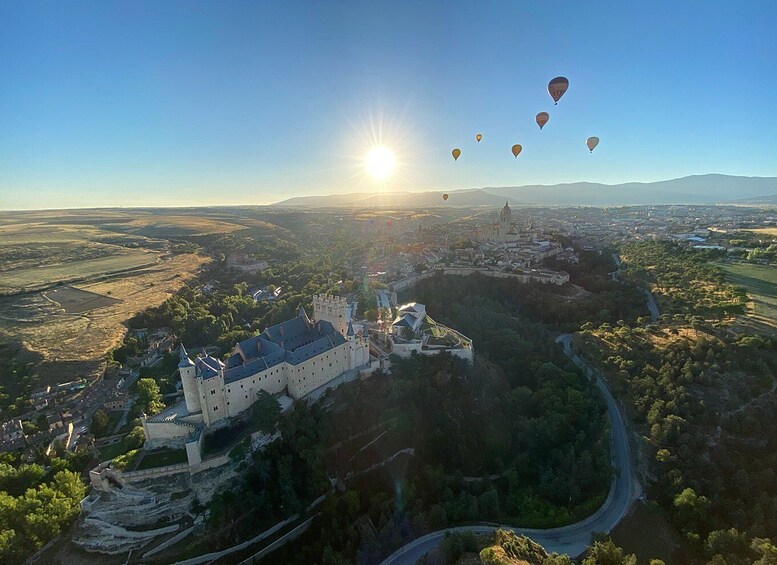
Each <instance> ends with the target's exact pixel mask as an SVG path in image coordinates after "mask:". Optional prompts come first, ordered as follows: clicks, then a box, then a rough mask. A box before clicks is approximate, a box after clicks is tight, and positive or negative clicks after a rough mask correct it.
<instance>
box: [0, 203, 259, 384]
mask: <svg viewBox="0 0 777 565" xmlns="http://www.w3.org/2000/svg"><path fill="white" fill-rule="evenodd" d="M240 229H245V228H244V226H240V225H236V224H228V223H226V222H223V221H219V220H210V219H207V218H198V217H197V216H196V215H192V216H186V215H183V214H180V213H175V214H173V215H169V216H168V215H165V214H164V213H156V214H152V213H150V212H146V211H134V210H133V211H124V210H72V211H71V210H67V211H42V212H19V213H10V212H2V213H0V339H3V340H8V341H13V342H20V343H21V344H22V345H23V346H24V349H25V350H27V351H30V352H34V353H35V354H37V355H39V356H41V357H42V361H41V363H40V364H39V365H38V368H37V371H38V373H39V375H40V377H41V380H42V382H43V383H52V384H53V383H57V382H65V381H69V380H73V379H75V378H79V377H86V378H92V377H97V376H99V375H100V374H102V371H103V370H104V366H105V355H106V353H107V352H108V351H110V350H111V349H113V348H114V347H116V346H117V345H119V344H120V342H121V340H122V339H123V336H124V333H125V331H126V328H125V326H124V323H126V321H127V320H128V319H129V318H131V317H132V316H133V315H135V314H136V313H138V312H141V311H143V310H145V309H146V308H149V307H152V306H157V305H159V304H161V303H162V302H163V301H164V300H165V299H167V297H169V296H170V295H171V294H172V293H174V292H176V291H177V290H178V289H179V288H180V287H181V286H182V285H183V284H184V282H185V281H186V280H188V279H191V278H192V277H194V276H195V275H196V274H197V272H198V271H199V270H200V268H201V267H202V265H203V264H204V263H205V262H206V261H207V260H208V259H206V258H205V257H203V256H200V255H197V254H173V253H171V252H170V251H169V249H170V242H168V241H166V240H164V239H158V237H159V236H155V234H156V233H157V232H158V233H159V234H160V235H162V234H163V233H167V234H168V235H169V237H174V235H178V234H183V235H186V234H206V233H226V232H229V231H234V230H240ZM144 232H148V233H144Z"/></svg>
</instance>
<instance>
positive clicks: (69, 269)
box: [0, 250, 158, 294]
mask: <svg viewBox="0 0 777 565" xmlns="http://www.w3.org/2000/svg"><path fill="white" fill-rule="evenodd" d="M157 260H158V258H157V255H156V254H155V253H151V252H146V251H136V250H133V251H130V252H124V253H117V254H116V255H112V256H107V257H100V258H96V259H86V260H73V261H68V262H66V263H59V264H53V265H45V264H42V265H40V266H38V267H37V268H34V267H33V268H25V269H12V270H5V271H3V272H2V273H0V294H12V293H14V292H18V291H28V290H36V289H40V288H48V287H49V286H51V285H53V284H57V283H60V282H76V281H84V280H89V279H91V278H93V277H96V276H105V275H113V274H116V273H122V272H125V271H132V270H134V269H139V268H142V267H148V266H151V265H153V264H155V263H156V262H157Z"/></svg>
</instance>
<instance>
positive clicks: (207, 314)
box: [130, 263, 350, 352]
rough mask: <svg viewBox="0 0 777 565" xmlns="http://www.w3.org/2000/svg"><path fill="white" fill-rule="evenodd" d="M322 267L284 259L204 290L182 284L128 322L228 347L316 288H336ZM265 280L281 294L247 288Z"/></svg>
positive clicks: (287, 312) (290, 313) (281, 316)
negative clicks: (271, 296)
mask: <svg viewBox="0 0 777 565" xmlns="http://www.w3.org/2000/svg"><path fill="white" fill-rule="evenodd" d="M325 272H326V270H325V269H323V268H322V266H321V265H319V264H312V263H300V264H294V265H291V264H283V265H279V266H277V267H273V268H271V269H267V270H265V271H263V272H262V273H257V274H251V275H249V274H246V275H241V276H240V277H238V278H235V279H232V280H236V281H239V282H227V283H225V282H224V281H221V283H220V284H219V285H218V286H217V287H216V288H215V289H212V290H210V291H208V292H206V291H204V290H203V289H202V288H200V287H184V288H183V289H181V290H180V291H179V292H178V294H176V295H175V296H172V297H170V298H169V299H168V300H167V301H166V302H164V303H163V304H162V305H161V306H159V307H157V308H152V309H150V310H147V311H145V312H143V313H141V314H138V315H137V316H136V317H135V318H133V319H132V320H131V321H130V325H131V327H135V328H142V327H149V328H159V327H169V328H171V329H172V330H173V331H174V332H175V334H176V335H177V336H180V337H181V339H182V340H183V342H184V343H186V344H187V345H206V344H217V345H218V346H219V347H220V348H221V350H222V351H223V352H226V351H229V350H230V349H231V348H232V346H234V345H235V343H237V342H239V341H241V340H244V339H246V338H248V337H250V336H252V335H254V334H256V333H258V332H260V331H262V330H263V329H264V328H266V327H267V326H271V325H273V324H277V323H279V322H283V321H285V320H288V319H289V318H293V317H294V316H296V315H297V312H298V310H299V308H300V306H304V307H305V308H308V309H309V308H310V306H311V297H312V296H313V295H314V294H320V293H324V292H336V293H337V292H339V291H340V287H339V286H338V285H337V284H336V283H337V282H338V280H339V279H335V280H332V277H329V276H327V275H326V274H323V273H325ZM348 282H349V288H350V281H348ZM263 286H272V287H273V288H277V287H279V288H281V295H280V298H279V299H278V300H277V301H274V302H267V301H264V302H257V301H255V300H254V299H253V297H252V296H251V295H250V294H249V293H248V291H249V289H251V288H256V287H263Z"/></svg>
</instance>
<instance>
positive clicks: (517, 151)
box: [513, 143, 523, 159]
mask: <svg viewBox="0 0 777 565" xmlns="http://www.w3.org/2000/svg"><path fill="white" fill-rule="evenodd" d="M521 151H523V147H521V144H520V143H516V144H515V145H513V156H514V157H515V158H516V159H517V158H518V155H520V154H521Z"/></svg>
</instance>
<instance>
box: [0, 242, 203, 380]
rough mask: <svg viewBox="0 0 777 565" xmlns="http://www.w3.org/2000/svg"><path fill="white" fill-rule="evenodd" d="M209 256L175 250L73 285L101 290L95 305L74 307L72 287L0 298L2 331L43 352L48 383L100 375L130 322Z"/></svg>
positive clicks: (43, 375)
mask: <svg viewBox="0 0 777 565" xmlns="http://www.w3.org/2000/svg"><path fill="white" fill-rule="evenodd" d="M206 260H207V259H206V258H204V257H202V256H199V255H196V254H184V255H173V256H170V257H167V258H163V259H161V260H160V261H159V263H158V264H155V265H154V266H152V267H150V268H146V269H142V270H139V271H135V272H132V273H126V274H124V275H122V276H118V277H115V278H110V279H107V280H100V281H96V282H91V283H82V284H74V285H72V287H73V288H75V289H79V290H83V291H87V292H88V293H92V294H93V295H96V296H94V297H93V298H92V300H91V305H90V306H91V307H90V308H89V309H84V300H81V301H79V303H78V305H77V306H76V307H75V310H77V311H73V310H74V308H73V295H74V294H75V293H73V292H68V291H67V288H68V287H64V288H62V289H56V292H54V289H51V290H48V291H44V292H35V293H27V294H23V295H16V296H7V297H3V298H0V337H5V338H8V339H12V340H15V341H21V342H22V343H23V344H24V346H25V348H26V349H28V350H32V351H35V352H37V353H39V354H41V355H42V356H43V361H42V362H41V364H40V365H39V367H38V372H39V374H40V376H41V379H42V381H41V382H42V383H57V382H66V381H70V380H73V379H74V378H78V377H86V378H94V377H98V376H100V375H101V374H102V371H103V370H104V368H105V355H106V353H107V352H108V351H110V350H111V349H113V348H115V347H116V346H118V345H119V344H120V343H121V341H122V339H123V338H124V333H125V332H126V327H125V326H124V325H123V324H124V322H126V321H127V320H128V319H129V318H131V317H132V316H133V315H135V314H136V313H138V312H141V311H143V310H145V309H146V308H149V307H152V306H157V305H159V304H161V303H162V302H164V301H165V300H166V299H167V298H168V297H169V296H170V295H171V294H172V293H174V292H176V291H177V290H178V289H179V288H180V287H181V286H182V285H183V284H184V282H185V281H186V280H188V279H190V278H192V277H193V276H194V275H195V274H196V273H197V271H198V270H199V269H200V267H201V266H202V265H203V264H204V263H205V262H206ZM59 292H65V293H66V300H63V302H64V306H63V305H62V304H60V303H58V302H57V301H56V300H57V294H58V293H59ZM101 297H102V298H103V299H102V300H100V298H101ZM84 298H85V297H84ZM68 310H70V312H68ZM78 310H80V311H78Z"/></svg>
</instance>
